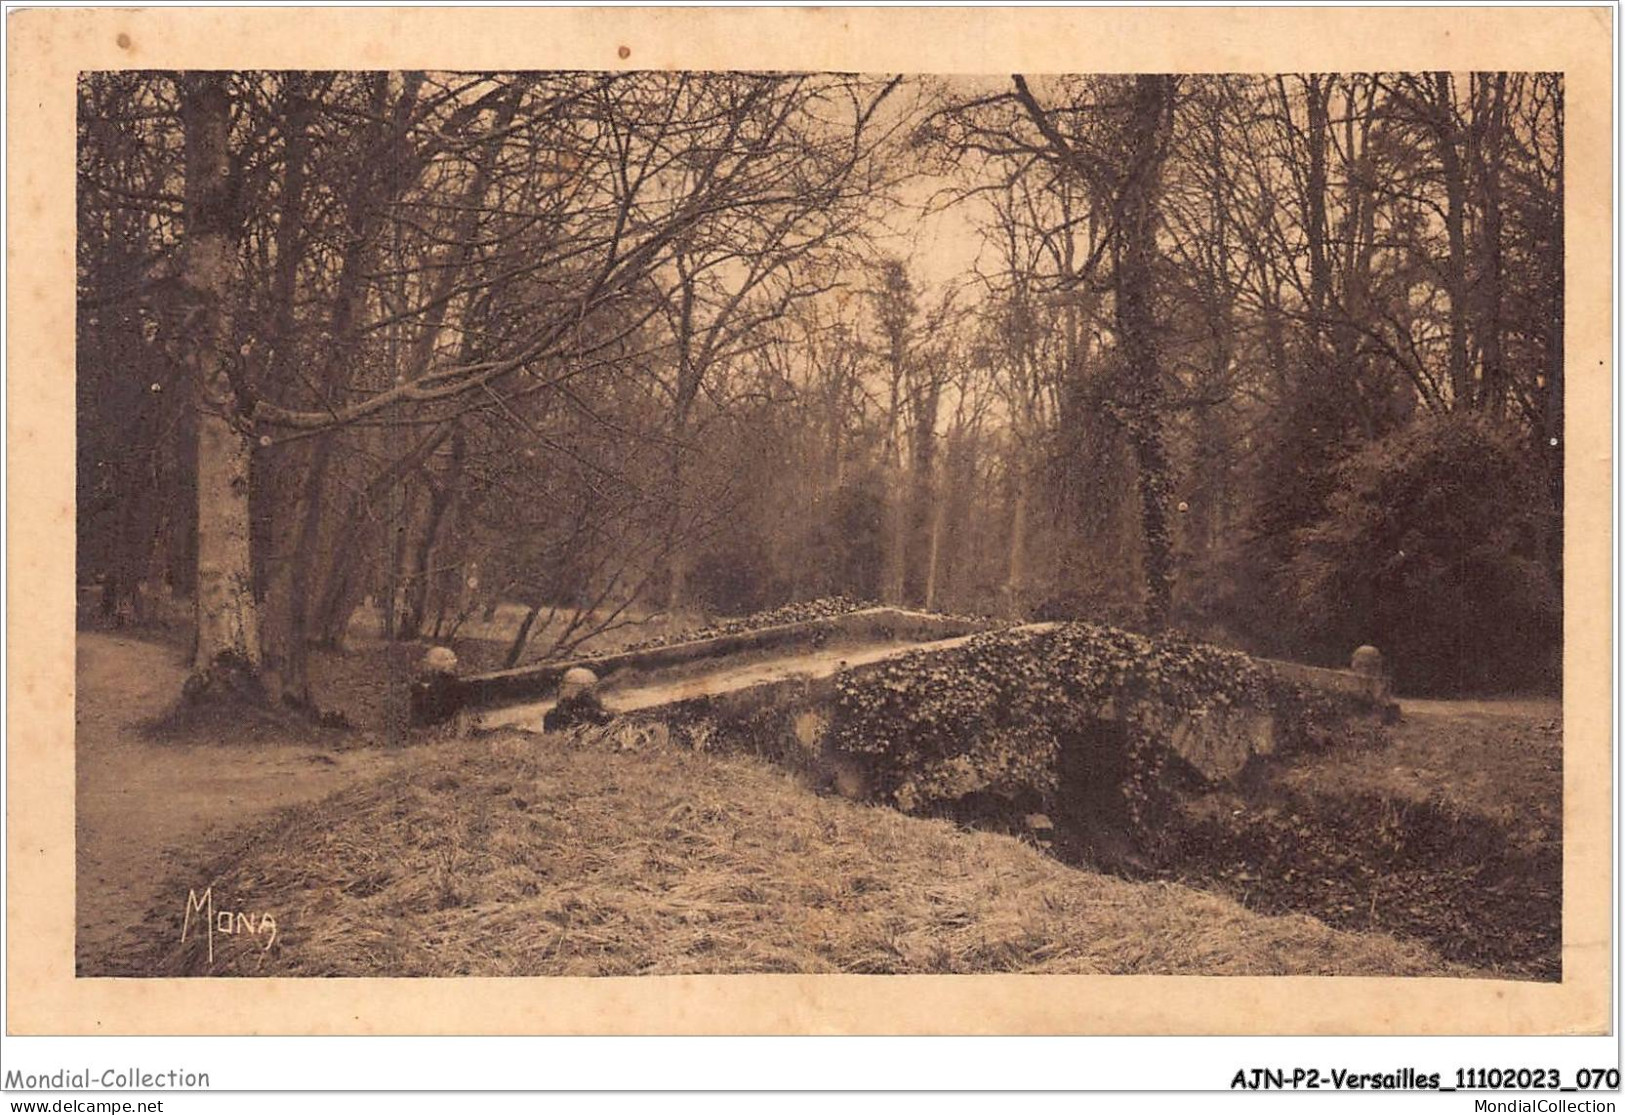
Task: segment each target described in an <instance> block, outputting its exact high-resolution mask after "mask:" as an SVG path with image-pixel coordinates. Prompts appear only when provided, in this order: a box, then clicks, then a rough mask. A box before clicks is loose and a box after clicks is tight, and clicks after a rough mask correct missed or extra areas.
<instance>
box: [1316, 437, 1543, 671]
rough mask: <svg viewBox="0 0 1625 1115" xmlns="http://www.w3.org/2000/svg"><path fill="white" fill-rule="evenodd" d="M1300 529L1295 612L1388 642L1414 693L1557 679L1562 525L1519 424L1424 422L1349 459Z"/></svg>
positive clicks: (1336, 641)
mask: <svg viewBox="0 0 1625 1115" xmlns="http://www.w3.org/2000/svg"><path fill="white" fill-rule="evenodd" d="M1336 481H1337V485H1336V489H1335V491H1334V492H1333V493H1332V496H1331V498H1330V501H1329V509H1328V512H1327V514H1326V515H1325V517H1324V518H1322V519H1321V520H1320V521H1319V522H1317V523H1316V524H1315V525H1314V526H1313V527H1310V528H1307V529H1305V530H1302V531H1300V532H1298V535H1297V538H1296V540H1297V542H1298V545H1297V547H1296V553H1295V556H1294V558H1293V560H1292V563H1291V567H1290V569H1289V574H1290V576H1289V578H1288V583H1289V584H1290V585H1291V586H1292V591H1293V593H1294V595H1295V600H1294V603H1295V605H1296V609H1297V613H1298V614H1297V617H1296V618H1297V620H1298V622H1299V623H1300V624H1301V625H1302V626H1303V627H1304V628H1305V629H1306V630H1311V631H1314V630H1318V631H1319V632H1320V633H1322V637H1323V638H1324V639H1327V640H1328V641H1329V642H1330V644H1331V645H1334V646H1339V647H1341V648H1342V649H1341V653H1344V654H1346V653H1347V652H1348V650H1349V649H1350V648H1352V647H1354V646H1357V645H1359V644H1361V643H1371V644H1373V645H1375V646H1378V647H1380V648H1382V650H1383V651H1384V653H1385V655H1386V656H1387V658H1388V661H1389V662H1390V664H1391V667H1392V669H1393V671H1394V678H1395V682H1396V684H1398V685H1399V686H1400V687H1401V688H1403V689H1406V690H1409V691H1412V692H1441V691H1442V692H1448V691H1460V690H1470V689H1505V688H1509V687H1514V686H1519V685H1527V684H1530V683H1532V682H1545V683H1546V684H1548V685H1550V684H1553V683H1555V681H1556V677H1555V673H1556V671H1555V670H1554V669H1553V664H1554V662H1555V655H1556V651H1557V648H1558V646H1559V645H1560V642H1561V615H1562V612H1561V607H1562V602H1561V591H1560V587H1559V585H1558V583H1557V578H1556V575H1555V571H1554V570H1553V569H1551V568H1550V567H1549V566H1548V565H1547V563H1546V562H1545V561H1544V560H1543V557H1542V555H1543V554H1544V553H1545V552H1547V550H1548V548H1549V547H1548V546H1547V545H1546V543H1547V542H1548V541H1549V538H1548V536H1549V534H1550V532H1551V531H1553V530H1555V529H1559V528H1560V522H1559V521H1558V519H1557V517H1556V515H1555V514H1554V513H1553V512H1552V511H1551V509H1550V508H1549V507H1547V506H1546V500H1545V497H1544V494H1543V489H1542V486H1541V483H1540V475H1539V469H1538V467H1537V465H1536V464H1535V463H1532V462H1531V460H1530V455H1529V453H1528V451H1527V449H1526V448H1525V446H1524V445H1523V444H1522V443H1521V442H1520V440H1519V439H1518V437H1517V436H1516V435H1515V434H1514V433H1513V432H1510V431H1508V430H1505V429H1504V428H1500V427H1497V426H1494V425H1492V424H1490V423H1488V422H1486V421H1483V420H1481V419H1479V418H1478V417H1477V416H1474V415H1470V414H1463V415H1450V416H1446V417H1442V418H1430V419H1424V420H1421V421H1418V422H1416V423H1414V424H1412V425H1411V426H1409V427H1407V428H1406V429H1404V430H1402V431H1401V432H1399V433H1397V434H1395V435H1393V436H1391V437H1389V438H1387V439H1385V440H1383V441H1381V442H1377V443H1375V444H1373V445H1372V446H1370V447H1369V448H1367V449H1365V450H1363V451H1361V452H1359V453H1357V454H1355V455H1354V456H1353V457H1351V458H1349V459H1348V460H1347V461H1345V462H1344V463H1343V464H1342V465H1341V466H1340V467H1339V469H1338V471H1337V477H1336Z"/></svg>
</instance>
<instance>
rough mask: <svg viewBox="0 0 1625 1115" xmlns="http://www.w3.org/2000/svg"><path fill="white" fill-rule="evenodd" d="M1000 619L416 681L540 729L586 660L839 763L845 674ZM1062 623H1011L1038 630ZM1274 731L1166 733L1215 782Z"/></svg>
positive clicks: (832, 622) (955, 643) (598, 671)
mask: <svg viewBox="0 0 1625 1115" xmlns="http://www.w3.org/2000/svg"><path fill="white" fill-rule="evenodd" d="M995 626H999V625H997V624H996V623H995V622H994V621H979V620H973V619H964V618H960V617H951V616H939V615H931V614H927V613H922V612H911V611H906V610H903V609H899V608H886V607H881V608H868V609H864V610H861V611H855V612H849V613H847V614H845V615H840V616H832V617H828V618H824V619H818V620H811V621H807V622H802V623H793V624H785V625H782V626H778V627H768V628H762V629H758V630H754V631H747V632H741V633H738V634H730V635H722V636H717V637H715V638H709V639H698V640H693V641H690V642H683V643H676V644H672V645H669V646H663V647H657V648H653V649H648V650H640V651H631V652H626V653H622V654H613V655H602V656H597V657H589V658H581V659H575V660H571V661H566V662H556V663H547V664H542V665H535V666H525V667H520V668H518V669H512V670H502V671H497V672H494V673H486V674H478V675H472V676H468V677H460V678H448V677H442V678H439V679H433V678H431V679H429V680H427V681H422V682H419V683H418V684H417V686H416V688H415V691H414V695H413V697H414V699H413V706H414V716H415V718H416V719H417V720H418V721H419V722H420V723H422V722H429V721H432V720H434V719H437V718H440V715H442V714H443V712H444V711H446V710H449V709H451V708H458V709H460V710H461V711H460V712H459V713H458V715H461V716H463V717H465V718H466V721H467V724H468V726H469V727H470V728H471V729H472V730H475V731H479V730H494V729H518V730H520V731H528V732H541V731H542V722H543V719H544V717H545V716H546V715H547V713H548V712H549V711H550V710H551V709H552V708H553V707H554V705H555V704H556V703H557V701H558V697H559V687H560V683H561V682H562V681H563V679H564V675H565V674H566V673H568V672H569V671H571V670H573V669H581V668H585V669H588V670H591V671H592V672H593V674H594V675H596V677H597V678H599V679H600V685H599V687H598V689H597V695H598V697H599V700H600V701H601V702H602V703H603V705H604V707H605V709H606V710H607V711H609V712H610V713H612V714H614V715H616V716H619V717H626V718H629V719H631V720H634V721H643V722H655V721H660V722H663V723H664V722H674V723H682V724H694V723H699V722H704V723H706V724H714V725H726V724H729V723H734V724H739V723H749V724H750V725H751V729H752V734H753V735H755V736H756V737H757V739H758V743H759V744H760V742H761V737H763V735H764V734H765V735H767V736H770V737H773V740H772V741H770V742H769V746H768V750H770V751H776V752H779V754H777V755H775V756H774V757H776V758H779V759H781V760H784V759H787V760H789V761H790V762H791V763H792V765H799V766H806V767H808V768H821V769H825V770H827V769H828V768H829V767H830V765H831V763H832V761H833V762H834V763H835V765H837V766H838V765H839V758H840V757H839V756H832V755H831V754H830V753H829V744H828V741H827V739H826V738H825V737H826V735H827V730H828V727H829V722H830V717H829V709H830V706H831V703H832V700H833V698H834V695H835V678H836V676H837V675H838V674H840V673H842V672H843V671H863V670H866V669H874V668H877V667H878V666H880V665H881V664H883V663H885V662H887V661H888V660H890V659H893V658H896V657H898V656H900V655H905V654H913V653H933V652H942V651H947V650H951V649H953V648H956V647H959V646H961V645H963V644H964V643H965V642H966V641H968V640H969V639H970V638H972V637H973V636H974V635H975V634H977V633H978V632H980V631H983V630H988V629H990V628H992V627H995ZM1054 626H1057V625H1055V624H1031V625H1026V626H1024V627H1017V628H1012V629H1011V630H1012V631H1015V632H1019V631H1034V632H1037V631H1042V630H1045V629H1047V628H1051V627H1054ZM1261 664H1263V665H1265V666H1266V667H1267V668H1269V669H1272V670H1274V671H1276V672H1277V673H1278V674H1281V675H1285V676H1286V677H1288V678H1289V679H1290V680H1292V681H1294V682H1297V683H1298V684H1299V685H1303V686H1306V687H1309V688H1311V689H1318V690H1322V691H1325V692H1329V693H1337V694H1352V695H1356V696H1361V697H1366V698H1370V699H1372V700H1374V701H1377V702H1382V701H1386V700H1387V698H1388V688H1387V683H1386V680H1385V679H1384V678H1382V677H1381V676H1380V674H1378V673H1375V672H1355V671H1352V670H1327V669H1319V668H1315V667H1310V666H1303V665H1300V664H1297V663H1288V662H1269V661H1262V660H1261ZM1103 715H1105V716H1107V717H1109V716H1111V715H1113V713H1112V712H1111V711H1110V710H1106V711H1105V713H1104V714H1103ZM1275 737H1276V725H1275V724H1274V722H1273V719H1272V717H1271V716H1270V715H1269V714H1268V713H1266V712H1262V711H1257V710H1251V709H1244V708H1234V709H1230V710H1227V711H1225V712H1223V713H1219V714H1210V715H1208V716H1204V717H1202V718H1201V719H1199V720H1191V719H1186V720H1182V721H1180V722H1179V723H1178V724H1176V726H1175V727H1174V729H1173V731H1172V733H1171V735H1170V738H1169V740H1168V742H1169V744H1170V745H1171V746H1172V747H1173V749H1174V750H1175V751H1176V752H1177V753H1178V754H1180V755H1181V756H1182V757H1183V758H1184V759H1185V760H1186V761H1187V762H1188V763H1190V764H1191V766H1193V767H1194V768H1196V769H1197V770H1198V771H1200V772H1201V773H1202V774H1203V775H1204V776H1205V777H1207V778H1209V779H1216V780H1217V779H1225V778H1229V777H1231V776H1233V775H1234V774H1236V773H1237V772H1238V771H1239V770H1240V769H1241V767H1242V766H1244V765H1245V764H1246V762H1247V760H1248V759H1250V758H1251V757H1252V756H1253V755H1267V754H1270V753H1271V752H1273V751H1274V749H1275Z"/></svg>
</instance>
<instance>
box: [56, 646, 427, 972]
mask: <svg viewBox="0 0 1625 1115" xmlns="http://www.w3.org/2000/svg"><path fill="white" fill-rule="evenodd" d="M184 677H185V664H184V662H183V661H182V659H181V656H180V655H179V654H178V653H177V652H176V651H175V649H174V648H173V647H170V646H166V645H163V644H160V643H152V642H146V641H143V640H140V639H135V638H131V637H128V636H120V635H110V634H104V633H98V632H80V634H79V638H78V686H79V690H78V703H77V707H76V709H75V721H76V723H77V733H76V738H75V764H76V781H77V803H76V824H75V828H76V834H77V840H76V849H75V851H76V865H77V873H78V886H77V888H76V906H75V922H76V925H77V926H78V933H77V939H76V942H75V957H76V960H77V967H78V971H79V974H80V975H111V974H115V972H116V957H117V956H118V955H119V954H120V953H121V952H123V951H125V950H126V949H127V948H128V946H129V945H131V944H132V943H134V942H135V940H136V937H137V935H138V934H139V933H140V932H141V928H140V926H141V921H142V919H143V917H144V916H145V915H146V914H147V913H148V912H149V911H150V910H152V909H153V907H154V906H155V905H157V904H159V903H160V902H161V901H164V900H167V898H168V897H169V896H165V895H163V894H162V893H160V889H161V888H162V887H163V885H164V884H165V882H166V881H167V880H169V878H170V876H171V872H172V869H173V862H172V861H173V859H174V857H175V856H176V855H177V854H178V853H182V852H184V851H186V850H187V849H188V848H190V847H192V846H194V845H195V844H197V842H198V841H199V839H200V838H201V837H203V836H204V835H205V834H207V833H212V832H218V831H224V830H229V829H234V828H239V827H242V826H245V825H249V824H252V823H254V822H257V821H259V820H261V819H262V818H264V817H265V816H266V815H267V814H269V813H272V812H274V811H275V810H277V809H280V808H282V807H284V806H288V805H293V804H296V803H298V802H303V801H310V800H314V799H317V798H321V797H325V796H326V795H328V794H330V793H332V792H333V791H335V790H337V789H339V788H340V787H342V786H345V785H348V784H350V783H352V782H354V781H356V780H357V779H359V778H362V777H364V776H367V775H372V774H377V773H381V772H383V771H386V770H388V769H390V768H391V767H393V766H394V765H395V764H396V763H397V762H398V761H399V760H400V758H401V757H402V755H404V754H406V752H402V751H383V750H353V751H333V750H328V749H324V748H320V747H313V746H310V745H307V744H300V743H293V742H289V743H286V744H282V743H275V742H273V743H270V744H254V745H251V746H250V745H240V744H237V743H235V742H234V741H226V740H223V741H221V743H219V744H195V743H193V744H179V743H169V742H162V741H156V740H152V739H148V738H146V737H144V736H143V735H142V734H141V732H140V731H139V729H138V727H137V726H138V725H139V724H140V723H141V722H142V721H144V720H147V719H149V718H151V717H153V716H156V715H158V714H159V713H161V712H162V711H163V710H164V709H165V707H166V706H167V705H168V703H169V702H171V701H173V700H174V698H175V695H176V694H178V693H179V692H180V686H181V681H182V679H183V678H184ZM173 898H174V901H175V903H176V904H177V906H178V907H183V905H184V903H185V901H186V895H185V893H184V892H183V893H181V894H178V895H176V896H173ZM120 974H122V973H120Z"/></svg>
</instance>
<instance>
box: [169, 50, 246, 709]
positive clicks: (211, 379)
mask: <svg viewBox="0 0 1625 1115" xmlns="http://www.w3.org/2000/svg"><path fill="white" fill-rule="evenodd" d="M226 80H227V79H226V77H225V76H224V75H222V74H200V75H194V76H190V77H188V78H187V79H186V80H185V81H184V82H183V84H182V87H181V115H182V123H183V126H184V129H185V137H186V262H185V268H184V277H183V281H184V283H185V285H186V288H187V291H188V293H189V295H190V296H191V298H192V300H193V305H194V307H195V314H196V316H195V320H194V324H193V330H194V332H193V337H194V345H193V357H192V363H193V368H192V372H193V392H194V401H195V405H196V408H197V457H198V460H197V491H198V524H197V539H198V541H197V544H198V555H197V572H198V576H197V645H196V650H195V653H194V655H193V660H192V676H191V677H190V678H189V679H188V681H187V685H186V695H187V696H188V697H189V698H191V699H194V700H199V699H205V698H214V697H220V696H227V695H230V696H237V697H250V698H254V699H258V698H260V697H262V696H263V693H262V690H261V686H260V677H259V670H260V633H259V612H258V608H257V605H256V603H255V599H254V584H253V573H252V569H253V566H252V562H251V560H250V558H251V547H250V540H249V539H250V535H249V501H248V495H249V479H248V477H249V458H250V456H251V454H252V446H251V443H250V442H249V440H248V438H247V436H246V435H245V434H244V432H243V429H242V409H243V408H242V405H241V404H242V400H240V399H239V398H238V392H237V387H236V384H234V383H233V382H232V377H231V371H232V366H231V356H230V354H229V351H228V350H229V348H230V344H231V336H232V328H231V320H230V314H229V310H228V309H227V307H228V305H229V293H230V286H231V267H232V254H233V251H234V246H233V237H232V235H231V230H232V224H233V217H232V198H231V168H230V156H229V153H228V150H227V137H228V133H229V130H230V122H231V113H230V102H229V100H228V98H227V92H226V86H225V82H226Z"/></svg>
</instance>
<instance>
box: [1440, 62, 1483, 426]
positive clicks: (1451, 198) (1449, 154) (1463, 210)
mask: <svg viewBox="0 0 1625 1115" xmlns="http://www.w3.org/2000/svg"><path fill="white" fill-rule="evenodd" d="M1432 82H1433V98H1434V100H1433V106H1432V107H1433V126H1434V133H1435V136H1436V138H1437V141H1438V149H1439V169H1440V171H1441V173H1442V174H1443V176H1444V194H1445V214H1444V227H1445V236H1446V238H1447V240H1448V243H1449V254H1448V255H1447V256H1446V258H1445V266H1444V273H1445V287H1446V292H1447V293H1448V294H1449V296H1450V349H1449V352H1450V392H1451V396H1452V397H1451V400H1450V405H1451V407H1452V408H1455V407H1461V408H1467V407H1473V406H1477V405H1478V398H1477V396H1476V392H1474V390H1473V381H1472V378H1471V369H1470V368H1469V367H1468V364H1469V360H1468V347H1467V330H1468V325H1467V322H1468V313H1469V306H1468V300H1469V293H1468V290H1467V175H1466V171H1465V169H1464V168H1463V166H1462V160H1461V151H1460V149H1459V147H1458V135H1457V132H1458V129H1457V128H1456V126H1455V104H1454V98H1453V97H1452V95H1451V84H1450V75H1449V74H1447V73H1435V74H1433V75H1432Z"/></svg>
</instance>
